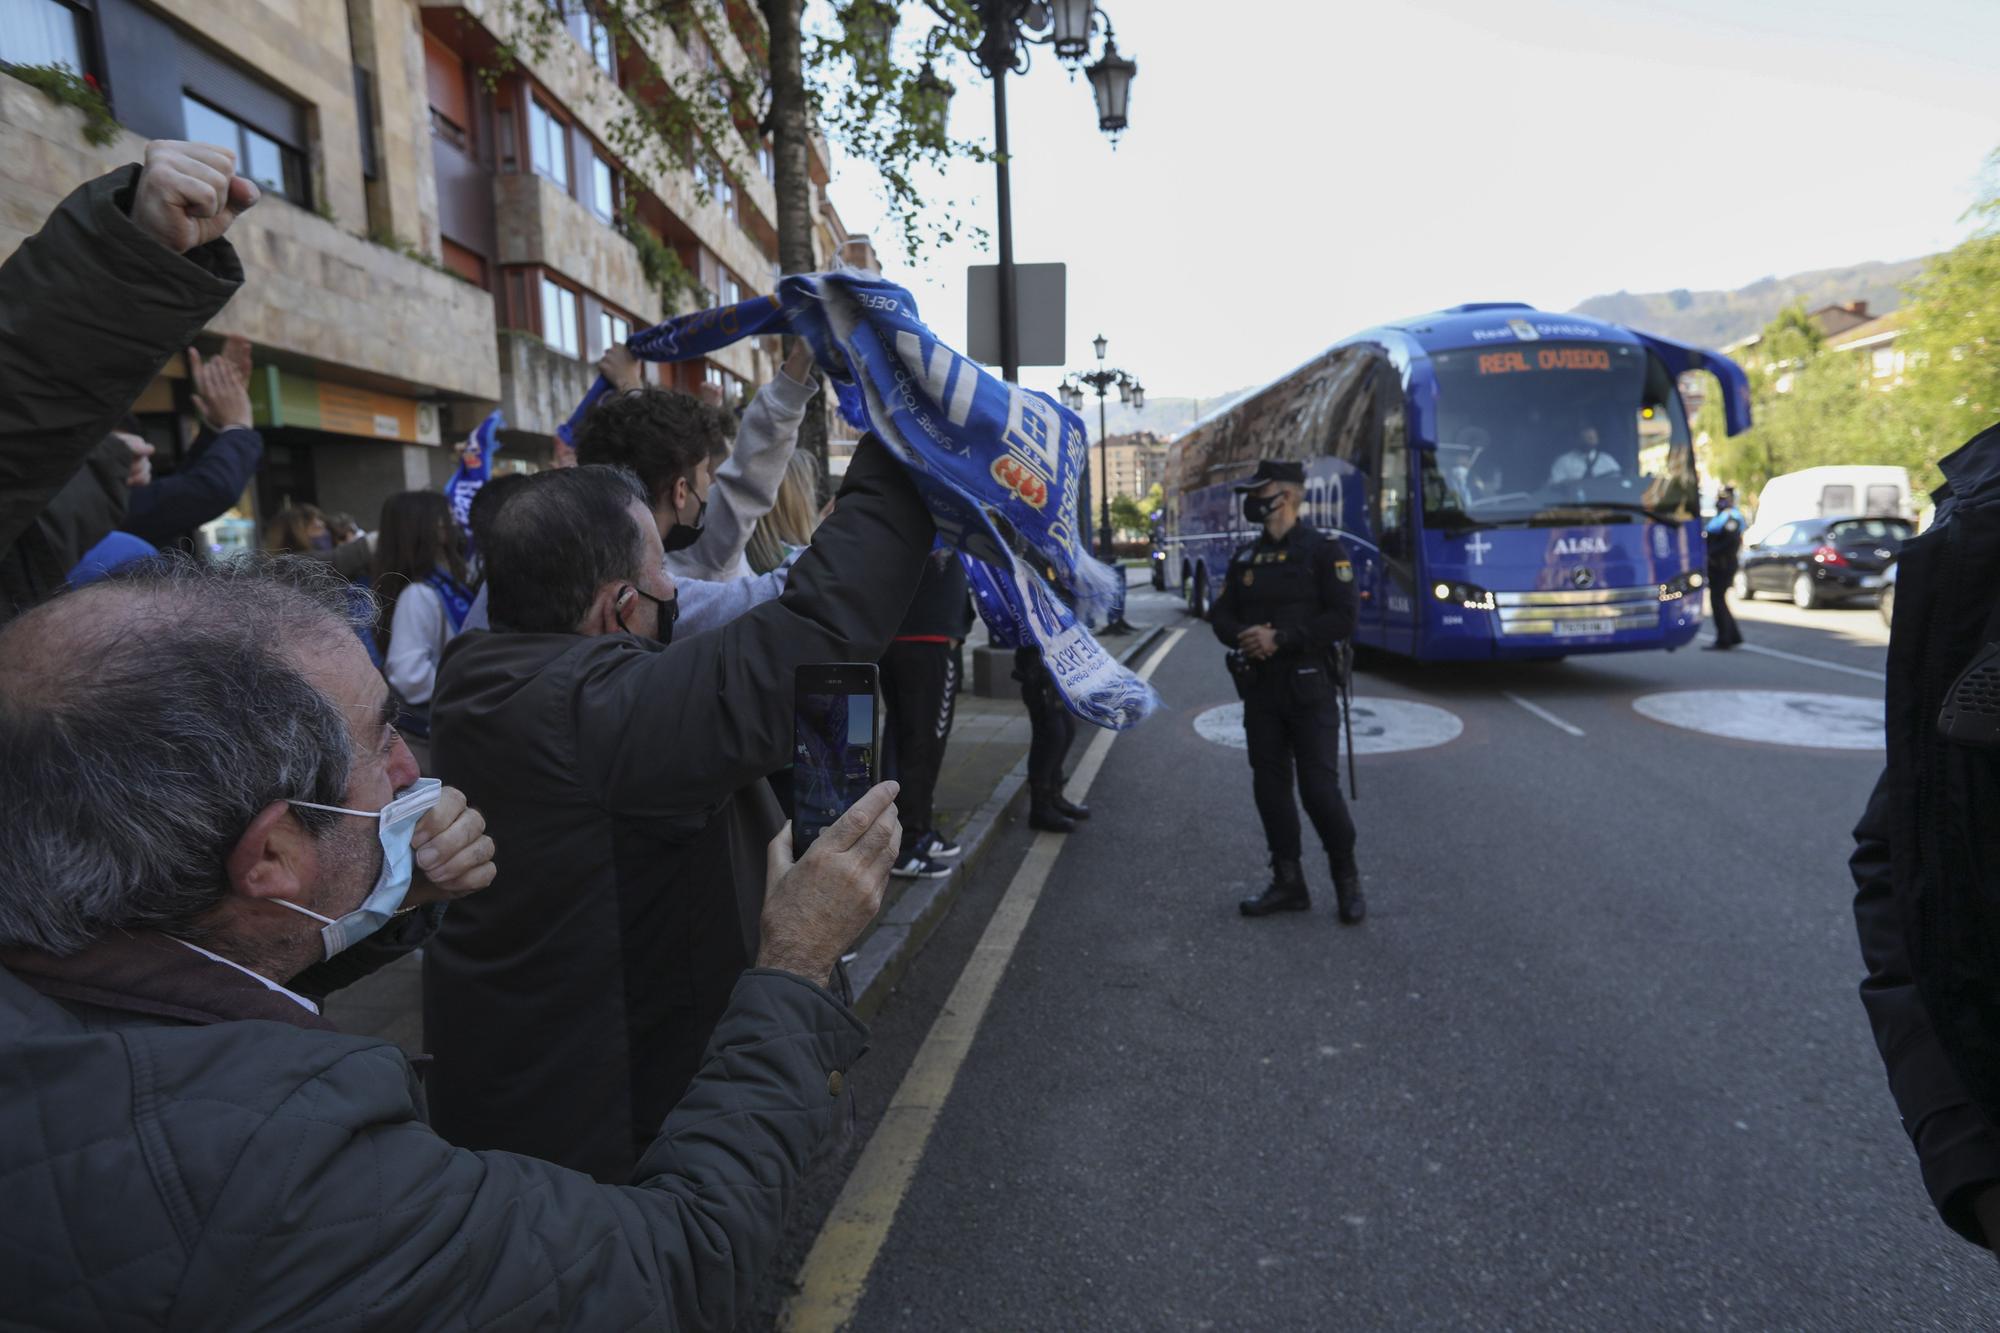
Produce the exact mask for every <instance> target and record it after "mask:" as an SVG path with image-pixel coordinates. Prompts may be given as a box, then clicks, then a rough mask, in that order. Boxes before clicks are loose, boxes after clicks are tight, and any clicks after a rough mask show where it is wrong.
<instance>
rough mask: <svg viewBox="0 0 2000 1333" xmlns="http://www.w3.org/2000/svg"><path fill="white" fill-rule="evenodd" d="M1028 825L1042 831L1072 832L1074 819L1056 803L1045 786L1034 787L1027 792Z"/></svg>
mask: <svg viewBox="0 0 2000 1333" xmlns="http://www.w3.org/2000/svg"><path fill="white" fill-rule="evenodd" d="M1028 827H1029V828H1031V829H1036V830H1039V831H1040V832H1043V833H1074V832H1076V821H1074V820H1072V819H1071V818H1070V817H1069V816H1068V815H1066V814H1064V813H1063V812H1062V810H1061V809H1060V808H1059V807H1058V806H1057V805H1056V798H1055V795H1054V794H1053V793H1052V792H1051V791H1050V790H1049V789H1048V788H1047V787H1035V788H1033V789H1031V790H1030V791H1029V793H1028Z"/></svg>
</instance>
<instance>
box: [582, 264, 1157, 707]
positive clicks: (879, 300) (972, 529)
mask: <svg viewBox="0 0 2000 1333" xmlns="http://www.w3.org/2000/svg"><path fill="white" fill-rule="evenodd" d="M776 333H786V334H792V335H794V336H797V337H800V338H803V339H805V341H806V343H807V345H808V346H809V347H811V348H812V351H813V355H814V357H815V358H816V359H817V360H818V362H819V365H820V368H821V369H823V370H825V371H826V372H827V373H828V374H829V375H830V376H832V378H833V384H834V390H835V392H836V393H837V394H838V396H839V399H840V412H841V415H842V416H843V417H845V418H846V419H847V421H848V422H849V423H851V424H852V425H853V426H854V427H855V428H856V429H857V430H866V431H872V432H873V433H874V434H875V435H876V436H877V437H878V438H879V439H880V440H881V441H882V442H883V444H885V445H886V446H887V447H888V448H889V450H890V452H891V453H893V454H895V455H896V457H897V458H899V459H900V460H902V463H903V465H904V466H905V467H907V468H908V469H909V470H910V475H911V478H912V479H913V480H914V481H915V482H916V485H917V491H918V493H919V494H921V495H922V496H923V498H924V503H925V504H926V505H928V506H929V507H930V511H931V515H932V517H933V518H935V519H936V520H937V526H938V536H939V539H940V540H942V541H943V542H945V543H946V544H947V545H950V546H952V547H955V548H956V549H957V550H958V551H959V552H960V553H961V554H963V555H966V556H969V557H971V560H969V561H968V562H967V565H968V569H969V570H970V569H976V566H975V564H974V563H973V562H978V563H979V564H983V565H985V566H987V567H989V571H990V573H989V574H988V576H986V577H982V576H981V574H979V573H974V574H973V580H974V585H975V588H981V589H983V590H984V594H985V595H983V596H980V597H979V598H978V601H979V604H980V610H981V614H982V615H983V616H984V617H985V618H986V621H987V624H988V625H989V626H991V627H993V628H994V629H995V631H996V632H999V633H1002V634H1004V635H1006V636H1009V637H1012V636H1016V635H1020V634H1023V633H1025V634H1026V636H1027V637H1028V639H1029V640H1031V641H1032V642H1034V643H1036V644H1038V645H1039V646H1040V647H1041V649H1042V657H1043V660H1044V661H1046V662H1047V663H1048V668H1049V674H1050V675H1051V676H1052V677H1054V679H1055V682H1056V688H1057V689H1058V690H1059V691H1060V692H1061V694H1062V697H1063V700H1064V702H1065V703H1067V704H1068V705H1069V708H1070V711H1071V712H1073V713H1075V714H1076V715H1077V716H1078V717H1081V718H1083V719H1084V720H1085V721H1088V722H1094V723H1096V724H1097V725H1099V726H1101V727H1108V728H1110V729H1112V730H1114V731H1122V730H1124V729H1125V728H1127V727H1129V726H1131V725H1133V724H1134V723H1136V722H1138V721H1139V720H1140V719H1142V718H1144V717H1145V716H1146V715H1147V714H1149V713H1151V712H1152V711H1153V710H1154V708H1156V707H1158V705H1159V696H1158V695H1157V694H1155V693H1154V692H1153V688H1152V686H1150V685H1148V684H1146V683H1145V682H1144V681H1142V680H1140V679H1139V678H1138V677H1137V676H1135V675H1133V674H1132V673H1131V672H1130V671H1128V670H1126V669H1125V668H1124V667H1123V666H1120V665H1119V664H1118V661H1117V660H1116V659H1115V658H1113V657H1112V656H1111V655H1110V654H1109V653H1107V652H1105V651H1104V649H1103V648H1102V647H1101V646H1100V645H1099V644H1098V643H1097V641H1096V640H1095V639H1093V638H1092V637H1091V636H1090V633H1089V631H1088V630H1087V629H1085V628H1084V625H1083V623H1082V621H1081V620H1079V618H1078V611H1081V612H1082V614H1083V615H1084V616H1086V617H1088V616H1090V615H1093V614H1096V615H1103V614H1108V613H1109V612H1110V610H1111V608H1112V607H1113V606H1114V604H1116V603H1119V602H1122V600H1123V598H1122V596H1121V595H1120V594H1121V593H1122V589H1120V588H1119V587H1118V583H1119V582H1120V580H1121V578H1122V573H1123V572H1122V571H1120V570H1114V569H1112V568H1110V567H1109V566H1106V565H1104V564H1102V563H1100V562H1099V561H1097V560H1094V559H1092V558H1091V557H1090V555H1089V554H1087V553H1086V552H1085V551H1084V550H1083V548H1082V546H1081V545H1080V544H1079V542H1078V537H1077V534H1078V528H1077V512H1076V511H1077V491H1078V488H1079V479H1080V477H1081V475H1082V472H1083V468H1084V463H1085V453H1086V450H1087V448H1088V444H1089V437H1088V435H1087V434H1086V432H1085V429H1084V425H1083V421H1082V419H1081V418H1080V417H1078V416H1077V415H1076V414H1075V413H1074V412H1071V411H1069V410H1068V409H1067V408H1065V407H1063V406H1061V405H1060V404H1058V403H1057V402H1056V401H1055V400H1054V399H1053V398H1051V397H1049V396H1048V395H1047V394H1045V393H1037V392H1035V391H1033V390H1030V389H1023V388H1020V387H1018V386H1016V385H1012V384H1008V383H1007V382H1006V381H1004V380H1002V379H1000V378H999V377H998V376H996V375H991V374H988V373H987V372H986V371H984V370H982V369H981V368H980V367H979V366H978V365H976V364H975V363H973V362H972V361H969V360H967V359H966V358H964V357H962V356H960V355H959V354H958V353H957V352H955V351H953V350H952V349H951V348H949V347H947V346H945V345H944V343H942V342H940V341H939V340H938V338H937V337H936V335H934V334H933V333H932V332H931V331H930V330H929V329H928V328H926V327H924V325H923V323H922V322H921V321H920V320H919V319H918V317H917V306H916V302H915V301H914V300H913V299H911V296H910V294H909V293H908V292H907V291H905V290H903V289H902V288H901V287H898V286H896V285H895V284H893V283H888V282H884V281H882V280H881V279H880V278H875V277H869V276H867V275H864V274H861V273H858V272H854V271H852V270H849V271H843V272H838V273H818V274H811V275H802V276H795V277H790V278H786V279H784V280H783V281H782V282H780V284H779V286H778V291H777V294H776V295H774V296H760V297H758V298H756V299H755V300H752V301H745V302H742V303H741V304H738V305H732V306H722V307H719V308H717V309H713V310H703V311H698V312H696V313H695V314H692V315H683V316H681V317H679V318H677V319H670V320H667V321H666V322H665V323H663V324H656V325H654V326H653V327H652V328H650V329H645V330H643V331H641V332H639V333H636V334H634V335H633V336H632V337H631V339H630V340H629V341H628V342H627V343H626V346H628V347H629V348H631V350H632V352H633V354H634V355H635V356H638V357H640V358H641V359H642V360H647V361H682V360H686V359H688V358H690V357H696V356H703V355H706V354H707V353H709V352H712V351H715V350H716V349H717V348H720V347H725V346H727V345H728V344H730V343H733V342H737V341H739V340H741V339H744V338H752V337H757V336H760V335H766V334H776ZM607 387H608V386H607V385H606V384H605V382H604V380H603V379H601V378H600V379H599V380H598V381H597V383H596V384H594V385H592V386H591V389H590V392H589V393H588V394H586V395H585V396H584V400H583V403H582V404H581V405H580V406H579V407H578V408H577V409H576V412H575V413H574V414H572V415H571V417H570V419H569V421H568V422H566V423H565V424H564V425H563V426H562V427H561V428H560V429H559V430H558V434H560V435H561V436H562V438H563V439H564V440H565V441H567V440H569V439H570V438H571V433H572V432H573V431H574V429H575V428H576V426H577V424H578V423H579V422H580V421H581V420H582V419H583V415H584V413H586V412H588V411H589V410H590V407H591V404H592V403H594V402H595V401H596V400H597V398H598V396H599V395H600V394H602V393H603V392H604V391H605V389H606V388H607ZM1043 570H1047V571H1048V572H1049V574H1050V576H1051V577H1053V579H1054V581H1055V582H1056V583H1057V584H1058V585H1060V586H1061V587H1062V588H1064V589H1065V590H1067V592H1068V595H1069V599H1070V600H1071V601H1073V602H1074V603H1075V606H1076V607H1077V608H1078V610H1076V611H1073V610H1072V609H1071V608H1070V607H1069V606H1067V605H1065V604H1064V602H1063V600H1062V599H1060V598H1058V596H1057V595H1056V593H1055V592H1054V591H1053V590H1052V589H1051V588H1050V586H1049V582H1048V580H1047V579H1045V578H1044V577H1043V575H1042V572H1041V571H1043Z"/></svg>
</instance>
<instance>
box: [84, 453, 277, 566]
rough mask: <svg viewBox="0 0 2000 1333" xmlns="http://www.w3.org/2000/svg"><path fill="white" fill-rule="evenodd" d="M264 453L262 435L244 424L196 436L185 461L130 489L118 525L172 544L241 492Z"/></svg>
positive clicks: (225, 507)
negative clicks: (197, 437)
mask: <svg viewBox="0 0 2000 1333" xmlns="http://www.w3.org/2000/svg"><path fill="white" fill-rule="evenodd" d="M263 458H264V437H263V436H261V435H259V434H258V433H257V432H256V431H254V430H251V429H249V428H248V427H238V428H237V429H235V430H226V431H223V432H222V433H221V434H220V435H212V436H209V437H208V438H207V439H206V440H205V441H198V442H197V443H196V445H195V448H194V450H193V451H192V452H191V455H190V457H189V459H188V461H187V462H186V463H183V464H182V465H181V466H180V467H178V468H176V469H175V470H174V471H173V472H171V473H169V474H167V475H166V476H164V477H154V478H153V481H152V484H151V485H149V486H141V487H139V488H138V489H137V490H135V491H133V492H132V494H131V499H130V501H129V502H128V504H127V506H126V513H125V522H124V523H123V524H122V525H120V526H121V527H122V528H123V530H124V531H126V532H129V533H131V534H132V535H133V536H135V537H143V538H145V539H146V540H147V541H149V542H151V543H152V544H153V545H155V546H158V547H162V548H164V547H168V546H172V545H173V544H174V543H175V542H177V541H179V540H181V539H182V538H183V537H188V536H190V535H191V534H192V533H193V532H194V531H195V529H197V528H199V527H200V526H201V525H202V524H204V523H206V522H208V521H209V520H210V519H213V518H216V517H218V516H220V515H221V514H223V513H226V512H227V511H228V510H229V508H230V507H231V506H232V505H234V504H235V503H236V502H237V501H238V500H240V499H242V498H243V488H244V487H246V486H248V485H249V484H250V478H252V477H253V476H255V475H256V474H257V464H258V463H260V462H261V461H263Z"/></svg>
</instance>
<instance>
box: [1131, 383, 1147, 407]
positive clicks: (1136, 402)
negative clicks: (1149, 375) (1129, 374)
mask: <svg viewBox="0 0 2000 1333" xmlns="http://www.w3.org/2000/svg"><path fill="white" fill-rule="evenodd" d="M1145 405H1146V386H1145V385H1143V384H1135V385H1133V386H1132V406H1134V407H1144V406H1145Z"/></svg>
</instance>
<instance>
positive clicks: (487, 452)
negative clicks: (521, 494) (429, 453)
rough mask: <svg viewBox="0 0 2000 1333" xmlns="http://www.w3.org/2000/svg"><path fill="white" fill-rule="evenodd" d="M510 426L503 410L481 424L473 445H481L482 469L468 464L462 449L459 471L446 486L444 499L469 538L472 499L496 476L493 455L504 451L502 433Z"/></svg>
mask: <svg viewBox="0 0 2000 1333" xmlns="http://www.w3.org/2000/svg"><path fill="white" fill-rule="evenodd" d="M506 427H507V417H506V414H505V413H503V412H502V411H501V410H500V409H499V408H497V407H496V408H494V409H493V410H492V411H491V412H489V413H488V414H487V416H486V420H484V421H482V422H480V423H479V429H477V430H475V431H473V432H472V443H473V444H476V445H478V446H479V466H478V467H476V468H472V467H467V466H466V465H465V451H464V450H463V449H460V450H459V455H458V470H457V471H456V472H453V473H452V474H451V479H450V480H449V481H447V482H445V484H444V498H445V499H446V500H448V501H449V502H450V503H451V517H452V521H453V522H455V523H457V524H458V526H459V527H461V528H463V529H465V535H466V537H467V538H468V539H470V538H471V536H472V497H473V496H475V495H477V494H479V488H480V487H481V486H484V485H485V484H486V483H487V481H488V479H489V478H491V477H492V475H493V455H495V454H497V453H499V452H500V435H499V432H500V431H502V430H505V429H506Z"/></svg>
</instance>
